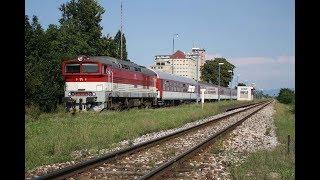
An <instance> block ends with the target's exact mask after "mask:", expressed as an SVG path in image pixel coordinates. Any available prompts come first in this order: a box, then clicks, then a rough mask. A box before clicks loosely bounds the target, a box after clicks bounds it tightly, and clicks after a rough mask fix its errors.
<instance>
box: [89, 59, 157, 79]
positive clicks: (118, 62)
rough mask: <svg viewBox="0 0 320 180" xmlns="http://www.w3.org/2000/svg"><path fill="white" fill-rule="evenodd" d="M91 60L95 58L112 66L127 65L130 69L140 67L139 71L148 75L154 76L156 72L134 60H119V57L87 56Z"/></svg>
mask: <svg viewBox="0 0 320 180" xmlns="http://www.w3.org/2000/svg"><path fill="white" fill-rule="evenodd" d="M89 58H90V59H92V60H97V61H99V62H101V63H103V64H108V65H111V66H112V67H113V68H121V67H122V66H123V65H126V66H129V67H130V70H132V71H135V70H134V69H135V68H139V69H141V72H142V73H144V74H146V75H150V76H155V75H156V74H155V73H154V72H153V71H151V70H150V69H148V68H146V67H144V66H140V65H138V64H136V63H134V62H131V61H124V60H120V59H116V58H113V57H109V56H92V57H89Z"/></svg>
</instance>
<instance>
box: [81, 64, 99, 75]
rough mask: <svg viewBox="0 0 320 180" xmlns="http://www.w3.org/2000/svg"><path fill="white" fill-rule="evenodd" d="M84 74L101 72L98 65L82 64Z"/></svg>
mask: <svg viewBox="0 0 320 180" xmlns="http://www.w3.org/2000/svg"><path fill="white" fill-rule="evenodd" d="M82 71H83V72H84V73H97V72H98V71H99V68H98V64H82Z"/></svg>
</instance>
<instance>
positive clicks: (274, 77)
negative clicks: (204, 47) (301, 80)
mask: <svg viewBox="0 0 320 180" xmlns="http://www.w3.org/2000/svg"><path fill="white" fill-rule="evenodd" d="M228 59H230V62H231V63H232V64H234V65H235V66H236V70H235V74H240V77H239V82H243V81H245V80H248V81H249V82H255V83H256V84H257V86H258V88H263V89H273V88H281V87H289V88H293V87H294V84H295V82H294V79H295V71H294V68H295V67H294V66H295V58H294V56H278V57H276V58H272V57H238V58H228ZM234 83H235V82H234Z"/></svg>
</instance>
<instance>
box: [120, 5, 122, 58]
mask: <svg viewBox="0 0 320 180" xmlns="http://www.w3.org/2000/svg"><path fill="white" fill-rule="evenodd" d="M120 6H121V7H120V9H121V25H120V34H121V37H120V59H121V60H122V1H121V5H120Z"/></svg>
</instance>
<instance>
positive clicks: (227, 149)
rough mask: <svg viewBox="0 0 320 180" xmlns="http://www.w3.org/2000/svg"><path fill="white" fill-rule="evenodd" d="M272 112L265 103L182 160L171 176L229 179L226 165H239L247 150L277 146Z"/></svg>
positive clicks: (175, 177) (247, 152) (271, 107)
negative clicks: (219, 137)
mask: <svg viewBox="0 0 320 180" xmlns="http://www.w3.org/2000/svg"><path fill="white" fill-rule="evenodd" d="M274 112H275V111H274V109H273V103H272V104H270V105H268V106H266V107H265V108H264V109H262V110H261V111H259V112H258V113H257V114H255V115H253V116H251V117H250V118H248V119H247V120H246V121H244V122H243V123H242V124H241V125H240V126H238V127H237V128H235V129H234V130H233V131H232V132H231V133H229V135H228V136H227V137H226V138H225V139H221V140H220V141H218V142H217V143H214V144H213V145H211V147H209V148H207V149H206V150H203V151H201V152H200V153H199V154H198V155H197V156H195V157H193V158H191V159H189V160H188V161H186V163H183V164H182V165H181V166H179V168H177V169H179V172H175V173H174V174H171V176H173V177H174V178H173V179H178V178H179V179H180V178H182V179H185V178H186V177H188V178H190V177H192V178H195V179H212V178H214V179H232V178H231V174H230V169H229V167H230V165H231V164H233V165H236V166H237V165H240V164H241V163H242V162H244V161H245V159H246V158H247V156H248V154H249V153H252V152H255V151H258V150H272V149H273V148H275V147H276V146H277V143H278V142H277V137H276V133H275V126H274V123H273V119H272V115H273V114H274ZM219 142H220V143H219ZM217 146H219V147H217ZM181 171H182V172H181ZM168 177H170V176H167V178H168ZM171 178H172V177H171Z"/></svg>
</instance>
